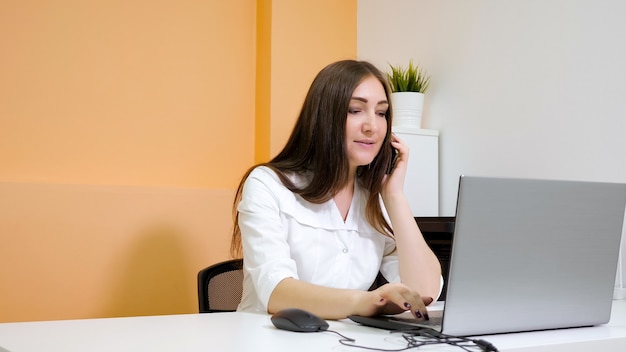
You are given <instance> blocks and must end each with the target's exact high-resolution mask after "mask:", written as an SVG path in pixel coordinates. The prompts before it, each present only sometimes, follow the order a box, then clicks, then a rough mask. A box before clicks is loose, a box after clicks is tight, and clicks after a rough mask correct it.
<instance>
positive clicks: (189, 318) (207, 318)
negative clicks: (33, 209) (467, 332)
mask: <svg viewBox="0 0 626 352" xmlns="http://www.w3.org/2000/svg"><path fill="white" fill-rule="evenodd" d="M329 323H330V329H331V330H336V331H338V332H340V333H342V334H344V335H346V336H348V337H352V338H354V339H356V343H357V344H360V345H366V346H370V347H378V348H387V349H390V348H400V347H403V346H404V345H403V344H402V340H401V337H400V336H399V335H397V334H390V333H389V332H387V331H384V330H379V329H374V328H368V327H364V326H359V325H357V324H356V323H353V322H351V321H347V320H342V321H331V322H329ZM483 338H484V339H486V340H488V341H490V342H492V343H493V344H494V345H495V346H496V347H498V348H499V350H500V351H518V352H521V351H524V352H529V351H568V352H572V351H574V352H576V351H585V352H588V351H624V350H626V301H614V302H613V311H612V317H611V321H610V322H609V324H607V325H602V326H596V327H590V328H577V329H563V330H552V331H538V332H528V333H519V334H504V335H493V336H486V337H483ZM338 340H339V336H337V335H336V334H334V333H331V332H319V333H295V332H289V331H283V330H277V329H276V328H274V326H273V325H272V323H271V322H270V319H269V315H265V314H250V313H209V314H187V315H165V316H150V317H130V318H108V319H85V320H64V321H44V322H28V323H3V324H0V351H2V352H5V351H10V352H33V351H52V352H57V351H59V352H60V351H63V352H87V351H103V352H105V351H106V352H120V351H150V352H159V351H177V352H183V351H203V352H204V351H219V352H222V351H224V352H227V351H258V350H268V349H271V350H272V351H298V352H307V351H315V352H318V351H331V350H332V351H357V352H358V351H364V350H361V349H357V348H353V347H347V346H343V345H341V344H340V343H339V342H338ZM417 350H418V351H419V350H428V351H461V350H460V349H458V348H455V347H451V346H442V345H438V346H430V347H428V348H419V349H417Z"/></svg>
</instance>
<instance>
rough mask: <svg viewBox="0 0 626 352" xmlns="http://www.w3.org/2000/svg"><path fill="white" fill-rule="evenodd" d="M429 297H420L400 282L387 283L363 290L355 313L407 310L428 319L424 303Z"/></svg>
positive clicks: (382, 312)
mask: <svg viewBox="0 0 626 352" xmlns="http://www.w3.org/2000/svg"><path fill="white" fill-rule="evenodd" d="M432 301H433V299H432V298H431V297H422V296H420V294H419V293H417V292H415V291H413V290H411V289H410V288H409V287H407V286H405V285H403V284H401V283H388V284H385V285H383V286H381V287H379V288H377V289H376V290H374V291H367V292H363V295H361V297H360V298H359V299H358V300H357V302H355V303H356V306H355V307H354V311H355V315H361V316H374V315H380V314H398V313H402V312H405V311H407V310H409V311H411V314H412V315H413V316H415V317H416V318H418V319H426V320H428V310H427V309H426V305H427V304H430V303H431V302H432Z"/></svg>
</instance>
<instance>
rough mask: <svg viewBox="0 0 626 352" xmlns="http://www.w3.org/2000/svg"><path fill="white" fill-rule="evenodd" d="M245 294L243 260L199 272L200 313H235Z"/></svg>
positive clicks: (217, 265)
mask: <svg viewBox="0 0 626 352" xmlns="http://www.w3.org/2000/svg"><path fill="white" fill-rule="evenodd" d="M242 294H243V260H242V259H232V260H227V261H224V262H220V263H217V264H213V265H211V266H208V267H206V268H204V269H202V270H200V271H199V272H198V309H199V312H200V313H214V312H234V311H235V310H237V305H239V302H240V301H241V295H242Z"/></svg>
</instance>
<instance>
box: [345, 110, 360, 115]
mask: <svg viewBox="0 0 626 352" xmlns="http://www.w3.org/2000/svg"><path fill="white" fill-rule="evenodd" d="M359 112H361V110H359V109H348V113H349V114H358V113H359Z"/></svg>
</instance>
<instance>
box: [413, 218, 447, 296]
mask: <svg viewBox="0 0 626 352" xmlns="http://www.w3.org/2000/svg"><path fill="white" fill-rule="evenodd" d="M415 221H416V222H417V226H419V228H420V230H421V231H422V234H423V235H424V239H425V240H426V242H427V243H428V245H429V246H430V248H431V249H432V250H433V252H435V255H436V256H437V258H439V262H440V263H441V274H442V275H443V280H444V283H443V291H442V292H441V295H440V296H439V300H440V301H444V300H445V299H446V291H447V286H448V285H447V284H448V270H449V268H450V254H451V251H452V235H453V234H454V221H455V218H454V217H453V216H450V217H446V216H438V217H416V218H415Z"/></svg>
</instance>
